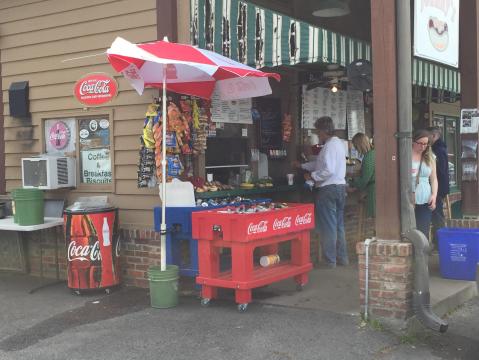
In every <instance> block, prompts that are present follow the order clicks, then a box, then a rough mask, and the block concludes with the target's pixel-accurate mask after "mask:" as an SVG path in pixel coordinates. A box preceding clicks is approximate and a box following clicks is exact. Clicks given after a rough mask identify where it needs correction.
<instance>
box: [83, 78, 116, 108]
mask: <svg viewBox="0 0 479 360" xmlns="http://www.w3.org/2000/svg"><path fill="white" fill-rule="evenodd" d="M73 92H74V94H75V97H76V98H77V100H78V101H79V102H81V103H82V104H83V105H87V106H100V105H103V104H105V103H107V102H109V101H111V100H113V98H114V97H115V96H116V94H117V92H118V84H117V82H116V81H115V79H114V78H112V77H111V76H109V75H108V74H103V73H92V74H88V75H85V76H84V77H82V78H81V79H80V80H78V81H77V82H76V83H75V87H74V90H73Z"/></svg>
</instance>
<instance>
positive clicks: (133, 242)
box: [26, 196, 374, 287]
mask: <svg viewBox="0 0 479 360" xmlns="http://www.w3.org/2000/svg"><path fill="white" fill-rule="evenodd" d="M358 216H359V208H358V203H357V202H356V198H355V197H354V196H350V197H348V202H347V206H346V209H345V216H344V219H345V227H346V241H347V244H348V251H349V256H350V259H351V260H353V261H354V260H355V257H356V250H355V249H356V244H357V243H358V242H362V241H364V239H366V238H367V237H370V236H372V235H374V219H364V220H363V235H362V236H360V235H359V233H358V224H359V218H358ZM26 239H27V241H26V244H27V247H26V250H27V256H28V263H29V264H30V272H31V274H33V275H39V274H40V245H41V244H42V245H43V272H44V276H45V277H49V278H54V277H55V276H56V271H55V249H54V244H55V241H56V239H58V243H59V249H58V257H59V263H60V277H61V278H62V279H66V247H65V240H64V234H63V230H62V229H61V228H60V227H59V228H56V229H47V230H42V231H37V232H33V233H27V237H26ZM120 239H121V269H122V278H121V281H122V283H124V284H127V285H134V286H138V287H148V280H147V269H148V267H149V266H150V265H160V234H159V233H157V232H155V231H154V230H153V229H121V230H120ZM319 256H320V246H319V237H318V236H317V235H316V234H314V232H313V233H312V236H311V259H312V261H313V262H314V263H317V261H318V259H319Z"/></svg>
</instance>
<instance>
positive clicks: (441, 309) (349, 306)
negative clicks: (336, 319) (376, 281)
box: [254, 258, 478, 316]
mask: <svg viewBox="0 0 479 360" xmlns="http://www.w3.org/2000/svg"><path fill="white" fill-rule="evenodd" d="M429 271H430V277H429V279H430V282H429V290H430V293H431V306H432V308H433V310H434V312H435V313H436V314H437V315H438V316H444V315H445V314H447V313H449V312H450V311H453V310H455V309H456V308H457V307H458V306H460V305H462V304H464V303H465V302H467V301H468V300H470V299H472V298H473V297H475V296H477V294H478V288H477V283H476V282H474V281H460V280H448V279H443V278H442V277H441V276H440V274H439V267H438V261H437V258H432V259H431V260H430V267H429ZM254 299H255V300H256V301H258V302H260V303H263V304H272V305H281V306H292V307H297V308H304V309H317V310H325V311H331V312H334V313H338V314H349V315H359V314H360V313H362V312H364V309H360V304H359V281H358V267H357V264H351V265H349V266H341V267H337V268H335V269H314V270H313V271H312V272H311V273H310V281H309V283H308V285H306V286H305V288H304V289H303V291H300V292H298V291H296V286H295V283H294V281H293V280H292V279H288V280H285V281H282V282H278V283H275V284H272V285H270V286H268V287H267V288H264V289H260V290H258V291H257V293H256V297H254Z"/></svg>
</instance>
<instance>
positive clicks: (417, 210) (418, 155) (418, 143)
mask: <svg viewBox="0 0 479 360" xmlns="http://www.w3.org/2000/svg"><path fill="white" fill-rule="evenodd" d="M429 136H430V133H429V131H427V130H425V129H419V130H416V131H415V132H414V134H413V138H412V141H413V143H412V169H411V180H412V189H413V193H414V197H413V199H414V204H415V206H414V214H415V216H416V228H417V229H418V230H420V231H421V232H422V233H423V234H424V235H425V236H426V237H427V238H428V239H429V227H430V226H431V214H432V211H433V210H434V209H435V208H436V196H437V177H436V161H435V160H434V157H433V155H432V151H431V147H430V146H429Z"/></svg>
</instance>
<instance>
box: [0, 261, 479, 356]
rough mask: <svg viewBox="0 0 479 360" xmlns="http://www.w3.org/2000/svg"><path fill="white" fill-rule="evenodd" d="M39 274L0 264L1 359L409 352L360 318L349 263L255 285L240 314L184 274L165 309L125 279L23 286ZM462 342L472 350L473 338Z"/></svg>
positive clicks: (456, 289)
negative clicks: (307, 276) (88, 287)
mask: <svg viewBox="0 0 479 360" xmlns="http://www.w3.org/2000/svg"><path fill="white" fill-rule="evenodd" d="M39 281H40V280H39V279H38V278H34V277H30V276H26V275H21V274H15V273H7V272H0V309H1V312H0V359H1V360H4V359H5V360H16V359H21V360H29V359H32V360H52V359H72V360H75V359H78V360H80V359H81V360H84V359H89V360H95V359H101V360H108V359H115V360H117V359H139V360H149V359H152V360H153V359H155V360H156V359H168V360H175V359H208V360H224V359H241V360H244V359H265V360H268V359H274V360H287V359H295V360H296V359H305V360H311V359H346V360H349V359H351V360H353V359H354V360H357V359H365V360H366V359H368V360H369V359H382V358H383V356H384V355H385V354H386V353H389V354H390V353H391V351H393V350H394V349H399V350H400V353H398V354H399V355H398V356H399V357H397V358H398V359H399V358H404V357H401V356H400V355H401V354H402V353H403V352H404V353H407V354H410V353H411V352H412V351H413V349H412V348H410V347H404V346H401V344H402V342H401V338H400V337H398V336H397V335H395V334H393V333H390V332H387V331H384V330H381V329H372V328H370V327H368V326H364V324H363V325H361V319H360V317H359V310H360V309H359V302H358V296H357V294H358V289H357V267H356V266H353V265H351V266H348V267H342V268H337V269H335V270H318V269H316V270H314V271H312V273H311V282H310V284H309V285H307V286H306V287H305V288H304V289H303V291H301V292H297V291H296V286H295V284H294V282H293V281H284V282H281V283H277V284H274V285H271V286H268V287H265V288H261V289H257V290H255V291H254V294H253V299H254V301H253V303H252V304H251V305H250V306H249V307H248V311H247V312H246V313H244V314H241V313H238V311H237V310H236V306H235V304H234V301H232V297H233V294H232V292H231V291H229V292H228V291H225V292H223V293H222V294H221V295H222V297H221V299H219V300H216V301H214V302H213V303H212V304H211V305H210V306H209V307H208V308H203V307H201V306H200V301H199V298H198V297H197V296H196V295H197V294H196V292H195V291H193V290H191V289H192V282H191V281H190V282H189V283H188V281H184V282H182V285H183V286H185V285H186V287H184V288H183V289H181V294H182V296H181V298H180V303H179V305H178V306H177V307H175V308H172V309H152V308H151V307H150V304H149V295H148V291H147V290H146V289H138V288H129V287H125V288H122V289H120V290H119V291H116V292H114V293H113V294H111V295H106V294H104V293H93V294H90V295H82V296H78V295H73V294H71V292H70V291H69V290H68V289H67V288H66V286H65V284H64V283H63V284H59V285H58V284H57V285H55V286H52V287H47V288H44V289H41V290H39V291H37V292H35V293H34V294H29V293H28V292H29V290H30V289H31V288H33V287H35V286H37V285H38V284H39ZM475 286H476V284H475V283H474V282H473V283H470V282H456V281H447V280H443V279H436V278H434V277H433V278H432V279H431V292H432V294H433V301H435V302H436V303H437V304H441V303H447V308H448V309H449V308H451V307H452V306H453V305H452V304H453V302H452V301H451V299H453V300H454V301H456V300H457V299H458V294H460V293H462V294H466V295H467V297H470V296H471V295H472V294H475V293H476V292H474V291H473V289H476V288H475ZM475 291H477V290H475ZM463 299H464V298H463ZM451 331H453V329H451ZM438 336H439V335H438ZM441 339H444V338H442V337H438V341H442V340H441ZM466 340H467V346H468V347H470V349H472V350H470V351H473V350H474V351H475V348H474V349H473V344H474V341H472V340H470V339H466ZM466 340H465V341H466ZM451 349H454V344H452V345H451ZM427 352H430V350H427ZM473 353H474V354H476V353H477V352H473ZM419 355H421V354H416V356H419ZM407 358H414V359H416V358H417V359H429V358H430V359H439V358H441V359H442V357H435V356H433V357H423V356H422V355H421V356H419V357H410V356H408V357H407Z"/></svg>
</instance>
